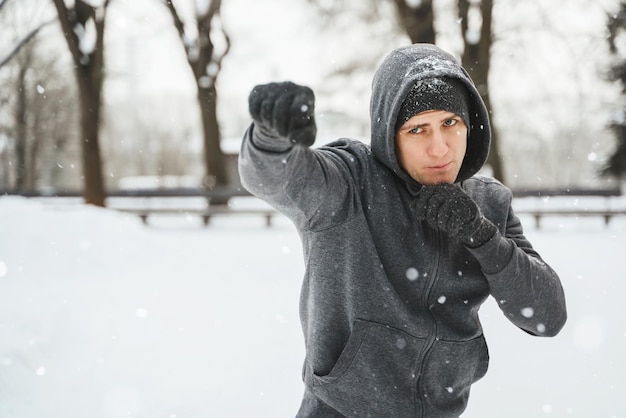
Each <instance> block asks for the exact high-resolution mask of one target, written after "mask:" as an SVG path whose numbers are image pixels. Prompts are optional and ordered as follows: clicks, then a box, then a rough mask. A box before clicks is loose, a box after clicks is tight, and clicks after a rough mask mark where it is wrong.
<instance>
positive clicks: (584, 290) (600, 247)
mask: <svg viewBox="0 0 626 418" xmlns="http://www.w3.org/2000/svg"><path fill="white" fill-rule="evenodd" d="M576 204H578V203H576ZM525 221H526V222H525V224H526V226H527V235H528V236H529V237H530V239H531V240H532V241H533V243H534V245H535V247H536V248H537V249H538V250H539V251H540V253H542V255H543V256H544V258H545V259H546V260H547V261H548V262H549V263H550V264H551V265H552V266H553V267H554V268H555V269H556V270H557V271H558V272H559V273H560V275H561V279H562V281H563V284H564V287H565V290H566V294H567V300H568V308H569V322H568V324H567V325H566V327H565V328H564V329H563V331H562V333H561V334H560V335H559V336H558V337H556V338H553V339H541V338H534V337H530V336H528V335H526V334H525V333H523V332H521V331H519V330H518V329H516V328H515V327H514V326H512V325H511V324H510V323H509V322H508V321H507V320H506V319H505V318H504V317H503V316H502V315H501V314H500V313H499V311H498V308H497V306H496V305H495V303H492V302H491V301H489V302H488V303H487V304H486V305H485V306H484V308H483V309H482V311H481V317H482V321H483V325H484V328H485V333H486V336H487V341H488V343H489V347H490V352H491V358H492V361H491V366H490V371H489V373H488V374H487V376H486V377H485V378H484V379H483V380H481V381H480V382H478V383H477V384H476V385H475V386H474V388H473V391H472V395H471V397H470V403H469V408H468V410H467V411H466V413H465V414H464V415H463V417H464V418H478V417H480V418H484V417H507V418H529V417H541V416H547V417H579V418H583V417H584V418H597V417H606V418H614V417H615V418H617V417H619V418H621V417H626V402H624V394H626V359H625V353H626V308H625V306H626V303H625V300H626V299H625V298H626V296H625V295H626V274H624V271H625V269H626V267H625V266H626V263H624V257H625V255H626V251H625V250H626V217H622V218H615V219H614V220H612V222H611V224H610V226H609V227H608V228H607V227H605V226H604V224H603V220H602V219H599V218H597V219H596V218H589V219H581V220H576V219H574V218H563V219H561V218H549V219H545V220H544V221H543V224H542V229H541V230H536V229H534V225H533V222H532V219H530V218H529V219H527V220H525ZM302 272H303V266H302V254H301V246H300V242H299V239H298V236H297V233H296V231H295V229H294V228H293V227H292V226H291V224H290V223H289V222H288V221H287V220H286V219H284V218H277V219H276V220H275V222H274V224H273V226H272V227H271V228H266V227H265V226H264V220H263V219H262V218H260V217H250V218H247V217H236V218H229V219H226V218H224V219H215V220H214V221H212V224H211V226H210V227H208V228H204V227H202V226H201V225H200V222H199V220H198V219H195V218H188V219H186V218H184V217H180V218H169V219H165V218H163V219H160V220H159V219H155V222H154V223H153V224H152V225H151V226H144V225H142V224H141V223H140V221H139V220H138V219H136V218H135V217H133V216H131V215H124V214H121V213H117V212H114V211H111V210H106V209H97V208H93V207H86V206H84V205H81V204H62V203H60V202H55V201H54V200H53V199H51V200H47V201H45V202H40V201H36V200H27V199H24V198H18V197H0V418H44V417H45V418H47V417H54V418H56V417H63V418H84V417H90V418H116V417H142V418H186V417H203V418H205V417H216V418H231V417H232V418H241V417H255V418H256V417H258V418H265V417H267V418H270V417H271V418H276V417H294V416H295V412H296V410H297V406H298V404H299V400H300V396H301V392H302V383H301V381H300V368H301V362H302V358H303V344H302V337H301V333H300V326H299V322H298V297H299V284H300V278H301V275H302Z"/></svg>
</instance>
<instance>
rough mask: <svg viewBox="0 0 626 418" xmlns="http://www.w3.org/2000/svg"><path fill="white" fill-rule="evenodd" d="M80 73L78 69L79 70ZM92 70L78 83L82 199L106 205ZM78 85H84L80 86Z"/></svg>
mask: <svg viewBox="0 0 626 418" xmlns="http://www.w3.org/2000/svg"><path fill="white" fill-rule="evenodd" d="M79 72H80V69H79ZM97 76H98V75H95V74H93V71H92V70H91V69H90V70H86V71H84V72H83V74H82V75H80V79H81V81H80V82H79V87H80V88H79V92H80V103H81V114H80V130H81V134H82V137H81V157H82V165H83V176H84V190H83V198H84V199H85V203H87V204H92V205H95V206H101V207H104V206H105V200H106V191H105V189H104V178H103V176H102V158H101V156H100V141H99V137H100V129H99V127H100V123H99V122H100V90H99V89H95V88H90V87H89V86H93V85H94V84H95V83H98V82H97V81H92V79H93V77H97ZM81 84H85V85H84V86H81Z"/></svg>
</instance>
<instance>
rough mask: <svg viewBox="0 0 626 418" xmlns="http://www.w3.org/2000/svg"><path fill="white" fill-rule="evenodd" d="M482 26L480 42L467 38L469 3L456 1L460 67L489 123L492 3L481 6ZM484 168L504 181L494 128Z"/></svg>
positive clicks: (490, 108) (491, 109)
mask: <svg viewBox="0 0 626 418" xmlns="http://www.w3.org/2000/svg"><path fill="white" fill-rule="evenodd" d="M480 8H481V14H482V25H481V27H480V32H479V36H480V37H479V39H477V40H474V39H471V36H470V35H469V34H468V25H469V11H470V1H468V0H459V15H460V18H461V29H462V33H463V37H464V45H465V48H464V50H463V57H462V63H463V67H465V69H466V70H467V72H468V73H469V75H470V77H472V80H473V81H474V83H475V84H476V87H477V88H478V92H479V93H480V95H481V96H482V98H483V101H484V102H485V106H486V107H487V110H488V111H489V115H490V119H491V120H493V108H492V106H491V100H490V97H489V68H490V64H491V53H490V49H491V42H492V37H493V35H492V33H491V18H492V10H493V1H492V0H482V1H481V2H480ZM487 164H488V165H489V166H490V167H491V169H492V170H493V176H494V177H495V178H497V179H498V180H500V181H501V182H504V181H505V176H504V168H503V164H502V157H501V155H500V146H499V138H498V133H497V130H496V129H495V128H493V127H492V130H491V150H490V152H489V156H488V157H487Z"/></svg>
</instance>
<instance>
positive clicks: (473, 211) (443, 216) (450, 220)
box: [412, 184, 497, 248]
mask: <svg viewBox="0 0 626 418" xmlns="http://www.w3.org/2000/svg"><path fill="white" fill-rule="evenodd" d="M412 206H413V209H414V210H415V216H416V218H417V219H418V220H419V221H426V222H427V223H428V225H430V226H431V227H432V228H434V229H437V230H439V231H442V232H444V233H445V234H447V235H448V236H450V237H456V238H458V239H459V240H460V241H461V242H462V243H463V244H465V245H467V246H468V247H474V248H475V247H480V246H481V245H483V244H484V243H486V242H487V241H489V239H491V237H493V236H494V234H495V233H496V230H497V228H496V226H495V225H494V224H493V223H492V222H491V221H489V220H488V219H487V218H485V217H484V216H483V214H482V213H481V212H480V208H479V207H478V205H476V203H475V202H474V201H473V200H472V198H471V197H470V196H469V195H468V194H467V193H465V191H463V189H461V188H460V187H458V186H456V185H454V184H438V185H435V186H424V187H423V188H422V190H421V191H420V193H419V195H418V196H417V198H416V199H415V200H414V201H413V202H412Z"/></svg>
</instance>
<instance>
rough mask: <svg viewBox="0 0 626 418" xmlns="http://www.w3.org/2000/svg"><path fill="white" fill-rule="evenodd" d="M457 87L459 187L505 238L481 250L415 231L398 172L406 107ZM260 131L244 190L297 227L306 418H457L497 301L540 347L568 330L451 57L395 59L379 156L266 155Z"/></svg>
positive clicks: (483, 118)
mask: <svg viewBox="0 0 626 418" xmlns="http://www.w3.org/2000/svg"><path fill="white" fill-rule="evenodd" d="M444 76H445V77H455V78H459V79H461V80H462V81H463V82H464V83H465V84H466V86H467V88H468V91H469V92H470V109H469V110H470V125H471V126H470V131H469V136H468V147H467V153H466V156H465V159H464V162H463V165H462V167H461V171H460V174H459V177H458V179H457V182H456V184H458V186H459V187H462V188H463V189H464V190H465V191H466V193H468V194H469V195H470V196H471V197H472V198H473V199H474V201H475V202H476V203H477V204H478V206H479V207H480V209H481V211H482V213H483V214H484V215H485V216H486V217H487V218H488V219H489V220H491V222H493V223H494V224H495V225H496V226H497V228H498V232H497V233H496V235H495V236H494V237H493V238H492V239H491V240H489V241H488V242H487V243H485V244H484V245H482V246H481V247H478V248H467V247H465V246H464V245H463V244H461V243H460V242H459V241H457V240H455V239H453V238H448V237H447V236H446V235H445V234H443V233H441V232H439V231H436V230H434V229H431V228H430V227H429V226H428V225H427V224H426V223H423V222H419V221H417V220H416V219H415V216H414V214H413V213H412V209H411V207H410V203H411V202H412V201H413V200H414V199H415V196H417V194H418V193H419V192H420V189H421V185H420V184H418V183H416V182H415V181H414V180H413V179H412V178H411V177H410V176H409V175H408V174H407V173H406V172H405V171H404V170H403V169H402V168H401V167H400V166H399V164H398V161H397V158H396V151H395V145H394V143H395V141H394V138H395V124H396V118H397V115H398V112H399V110H400V106H401V104H402V101H403V99H404V97H405V96H406V94H407V92H408V91H409V90H410V89H411V88H412V86H413V85H414V84H415V83H416V82H417V81H419V80H424V79H429V78H432V77H444ZM254 129H255V126H254V124H253V125H252V126H251V127H250V128H249V129H248V131H247V132H246V134H245V136H244V140H243V145H242V150H241V155H240V159H239V170H240V175H241V179H242V182H243V184H244V186H245V187H246V189H248V190H249V191H250V192H251V193H253V194H254V195H256V196H258V197H260V198H262V199H264V200H266V201H267V202H269V203H270V204H271V205H273V206H274V207H275V208H276V209H277V210H279V211H280V212H282V213H283V214H285V215H286V216H288V217H289V218H290V219H291V220H292V221H293V222H294V224H295V225H296V227H297V229H298V231H299V233H300V236H301V239H302V245H303V251H304V261H305V267H306V268H305V274H304V279H303V283H302V292H301V300H300V317H301V324H302V329H303V331H304V338H305V344H306V359H305V361H304V367H303V379H304V383H305V388H306V390H305V394H304V399H303V401H302V405H301V408H300V411H299V412H298V417H300V418H304V417H324V418H326V417H342V416H345V417H381V418H383V417H385V418H388V417H399V418H408V417H420V418H444V417H445V418H448V417H458V416H459V415H460V414H461V413H462V412H463V411H464V410H465V407H466V405H467V401H468V396H469V391H470V386H471V384H472V383H474V382H475V381H477V380H478V379H480V378H481V377H482V376H483V375H484V374H485V373H486V371H487V365H488V361H489V355H488V352H487V345H486V343H485V339H484V337H483V330H482V327H481V324H480V321H479V318H478V310H479V308H480V305H481V304H482V303H483V302H484V301H485V299H486V298H487V297H488V296H489V295H491V296H492V297H494V298H495V300H496V301H497V303H498V305H499V307H500V308H501V310H502V312H503V313H504V315H505V317H506V318H507V319H509V320H510V321H511V322H512V323H513V324H515V325H516V326H517V327H519V328H521V329H522V330H524V331H525V332H527V333H529V334H532V335H537V336H554V335H556V334H557V333H558V332H559V330H560V329H561V328H562V326H563V325H564V323H565V320H566V310H565V298H564V294H563V289H562V287H561V283H560V281H559V278H558V276H557V275H556V273H555V272H554V271H553V270H552V269H551V268H550V267H549V266H548V265H547V264H546V263H545V262H544V261H543V260H542V259H541V258H540V256H539V255H538V254H537V252H536V251H535V250H534V249H533V247H532V246H531V244H530V242H528V240H527V239H526V238H525V237H524V234H523V230H522V226H521V224H520V221H519V219H518V217H517V216H516V215H515V214H514V213H513V210H512V208H511V192H510V190H509V189H508V188H506V187H505V186H504V185H502V184H501V183H499V182H498V181H496V180H494V179H492V178H487V177H482V176H477V175H476V172H477V171H478V170H479V169H480V168H481V166H482V165H483V164H484V162H485V159H486V157H487V153H488V149H489V141H490V126H489V120H488V115H487V111H486V109H485V106H484V104H483V101H482V99H481V98H480V95H479V94H478V92H477V90H476V88H475V87H474V85H473V83H472V81H471V80H470V78H469V76H468V74H467V73H466V72H465V70H464V69H463V68H462V67H461V66H460V65H459V64H458V63H457V62H456V61H455V59H454V58H453V57H452V56H451V55H449V54H447V53H445V52H444V51H442V50H440V49H439V48H437V47H435V46H433V45H426V44H417V45H412V46H408V47H404V48H400V49H397V50H395V51H393V52H392V53H390V54H389V55H388V56H387V57H386V59H385V60H384V61H383V63H382V65H381V66H380V68H379V69H378V71H377V73H376V75H375V77H374V80H373V86H372V98H371V135H372V136H371V146H368V145H366V144H364V143H362V142H359V141H356V140H350V139H340V140H337V141H335V142H333V143H331V144H329V145H327V146H323V147H320V148H317V149H313V148H307V147H302V146H292V147H289V149H287V150H284V151H280V152H276V151H275V150H274V151H271V150H268V148H267V147H262V146H261V143H262V142H263V141H257V142H258V143H255V142H254V141H255V135H254Z"/></svg>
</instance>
